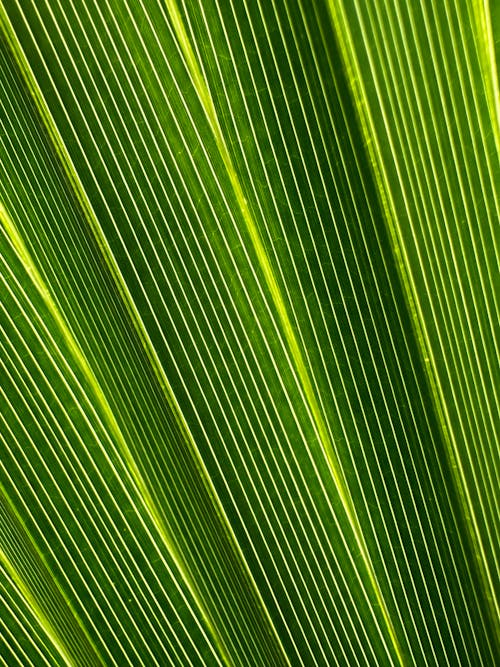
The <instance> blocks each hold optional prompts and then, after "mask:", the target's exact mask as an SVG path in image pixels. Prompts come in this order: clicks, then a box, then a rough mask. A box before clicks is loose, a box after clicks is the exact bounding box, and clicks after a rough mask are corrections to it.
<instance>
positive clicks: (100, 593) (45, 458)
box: [0, 236, 217, 664]
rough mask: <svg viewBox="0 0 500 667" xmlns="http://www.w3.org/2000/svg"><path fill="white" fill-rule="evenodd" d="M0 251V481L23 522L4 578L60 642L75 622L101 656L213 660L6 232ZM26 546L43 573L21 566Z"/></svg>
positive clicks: (4, 538)
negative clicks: (65, 604)
mask: <svg viewBox="0 0 500 667" xmlns="http://www.w3.org/2000/svg"><path fill="white" fill-rule="evenodd" d="M2 258H3V260H2V304H1V307H2V337H1V342H0V344H1V372H2V402H1V408H2V409H1V415H2V429H1V432H2V437H1V445H2V467H1V482H2V485H3V486H4V488H5V490H6V493H7V494H8V497H9V498H10V501H11V504H12V505H13V506H14V507H15V508H16V512H17V513H18V514H19V515H20V516H22V518H23V523H24V526H25V528H26V534H25V533H24V532H23V531H22V530H21V528H20V527H19V525H18V526H17V532H16V537H17V541H16V542H14V543H13V542H12V540H11V539H10V537H9V536H10V534H11V533H12V530H9V531H7V530H5V526H3V527H2V531H1V533H0V535H1V546H2V551H3V552H5V551H6V550H7V548H8V549H9V551H8V557H9V563H10V565H11V569H12V568H14V569H17V577H18V578H17V579H15V580H14V583H15V584H16V585H18V586H19V587H20V590H21V592H23V593H25V594H26V593H28V594H29V599H30V601H31V600H32V599H34V601H35V607H36V609H37V611H39V612H40V617H41V619H42V620H45V621H46V622H45V623H43V624H42V626H43V627H44V628H47V629H48V631H49V632H50V634H51V635H52V634H53V633H54V634H55V636H56V638H59V639H60V640H61V641H63V642H64V640H68V642H71V641H73V640H74V636H75V635H76V632H75V631H74V630H72V629H71V628H72V626H74V625H76V626H77V627H78V625H80V624H81V625H83V626H84V627H85V629H86V632H87V633H88V635H90V637H91V638H92V641H93V643H94V644H95V645H96V646H97V648H98V652H99V653H100V654H101V656H102V657H103V660H104V662H105V664H119V663H120V662H123V661H128V662H129V663H132V664H133V663H134V662H135V663H137V664H158V661H160V660H161V661H162V662H163V661H171V662H170V663H169V664H185V663H186V662H192V663H193V664H205V662H206V661H209V662H213V663H214V664H215V663H216V662H217V661H216V659H215V657H214V655H213V653H212V650H213V649H211V646H210V643H209V642H208V641H207V638H206V635H205V633H204V631H203V628H202V626H201V624H200V620H199V618H198V615H197V612H196V610H195V611H193V609H192V608H190V607H191V605H192V600H190V596H189V592H188V591H186V590H185V588H184V587H183V586H182V583H181V582H179V581H177V579H178V572H177V570H176V567H175V564H174V563H173V562H172V559H171V558H170V557H169V554H168V553H166V552H165V549H164V547H163V545H162V544H161V542H160V541H159V539H158V535H157V533H156V528H155V526H153V525H151V521H150V520H148V517H147V515H146V516H144V515H145V512H144V509H143V507H142V506H141V499H140V498H138V497H137V494H136V493H135V492H134V489H133V486H132V485H131V483H130V480H128V475H127V471H126V469H125V468H124V466H123V462H122V461H121V460H120V456H119V453H118V452H117V447H116V444H115V443H113V442H112V440H111V439H110V436H109V433H107V430H106V428H104V426H103V424H102V420H101V419H100V417H99V414H98V410H99V406H96V405H94V404H93V402H92V401H90V402H89V397H88V390H89V388H88V387H87V386H86V383H85V379H84V378H82V377H81V374H80V373H79V372H78V369H75V368H74V367H73V366H72V358H71V355H70V354H69V351H68V350H67V347H66V345H65V341H64V340H62V339H61V334H60V330H59V329H58V327H57V326H55V324H54V321H53V318H52V317H51V314H50V313H49V312H47V309H46V308H44V306H43V303H40V295H39V294H38V292H37V291H36V290H34V289H33V284H32V282H31V279H30V278H29V276H28V275H27V274H26V271H25V269H24V267H23V266H21V265H20V263H19V261H18V260H17V258H16V256H15V255H14V253H13V252H12V249H11V248H10V247H9V243H8V241H6V239H5V236H2ZM75 376H76V377H75ZM56 388H57V389H56ZM131 487H132V488H131ZM13 545H14V546H13ZM33 551H35V556H34V555H33ZM36 554H39V556H40V557H42V558H43V561H44V563H46V564H47V567H48V571H49V572H50V573H51V574H52V576H53V578H54V581H51V579H50V576H49V575H47V571H45V574H44V573H43V572H42V575H40V572H38V573H37V570H36V569H34V568H33V567H31V566H30V565H29V563H30V561H32V560H35V562H36V563H38V562H39V559H38V560H37V557H36ZM23 563H24V565H23ZM39 569H40V568H39ZM39 575H40V576H39ZM10 576H12V572H10ZM2 582H3V583H5V582H4V580H3V579H2ZM40 587H41V588H40ZM47 587H48V588H49V592H50V590H52V589H54V587H55V589H56V590H57V591H58V592H59V593H58V595H59V597H60V596H61V595H62V596H63V597H64V598H65V600H67V601H69V603H70V607H71V609H72V610H73V612H71V610H70V611H69V612H68V610H66V617H65V618H66V620H64V618H61V615H60V614H58V613H56V612H54V613H53V614H52V613H51V610H52V606H53V603H52V597H51V596H50V595H49V594H47V593H46V592H45V588H47ZM56 599H57V595H56ZM58 604H59V603H58ZM59 606H60V604H59ZM56 611H57V610H56ZM72 616H74V617H75V618H74V619H71V617H72ZM68 617H69V620H68ZM75 619H78V620H75ZM68 624H69V625H68ZM65 628H67V629H66V631H65ZM68 628H69V629H68ZM61 635H63V637H61ZM46 641H47V639H46ZM48 641H50V640H48ZM64 647H65V644H64ZM66 653H68V650H66ZM69 653H70V654H71V651H69ZM23 664H24V663H23ZM35 664H36V663H35ZM71 664H100V663H99V662H97V663H96V661H95V660H93V661H89V660H88V659H84V658H81V659H80V660H79V661H78V660H75V662H73V663H71ZM159 664H161V663H159Z"/></svg>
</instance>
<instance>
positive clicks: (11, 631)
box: [0, 567, 65, 667]
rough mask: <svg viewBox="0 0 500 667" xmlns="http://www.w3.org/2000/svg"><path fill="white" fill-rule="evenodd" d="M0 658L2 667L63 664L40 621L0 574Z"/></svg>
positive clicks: (17, 591) (8, 581)
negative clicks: (10, 666) (6, 666)
mask: <svg viewBox="0 0 500 667" xmlns="http://www.w3.org/2000/svg"><path fill="white" fill-rule="evenodd" d="M0 581H1V585H0V627H1V630H0V656H2V659H3V664H4V665H12V667H17V666H18V665H26V664H35V665H43V667H48V666H50V665H57V666H58V667H63V666H64V665H65V663H64V661H63V659H62V656H61V654H60V653H58V652H57V650H56V649H55V647H54V645H53V644H52V643H51V642H50V640H49V639H48V638H47V635H46V632H45V630H44V629H43V628H42V627H41V625H40V623H39V619H38V618H37V617H36V615H35V614H34V613H33V608H32V607H31V605H30V604H29V602H27V600H26V598H25V597H23V595H22V594H20V592H19V590H18V588H17V587H16V586H15V584H14V583H13V582H12V580H11V579H10V577H9V576H8V574H7V572H6V571H5V570H4V569H3V567H2V568H1V574H0Z"/></svg>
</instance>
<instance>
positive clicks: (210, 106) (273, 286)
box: [165, 0, 403, 664]
mask: <svg viewBox="0 0 500 667" xmlns="http://www.w3.org/2000/svg"><path fill="white" fill-rule="evenodd" d="M165 4H166V6H167V10H168V13H169V16H170V19H171V21H172V25H173V27H174V30H175V34H176V36H177V40H178V42H179V45H180V47H181V49H182V53H183V55H184V58H185V60H186V64H187V66H188V68H189V71H190V74H191V77H192V81H193V85H194V86H195V88H196V92H197V93H198V97H199V99H200V102H201V104H202V106H203V109H204V111H205V114H206V116H207V119H208V122H209V125H210V128H211V130H212V133H213V135H214V138H215V141H216V144H217V148H218V150H219V153H220V155H221V157H222V160H223V162H224V166H225V168H226V171H227V174H228V176H229V180H230V182H231V185H232V188H233V191H234V194H235V196H236V200H237V202H238V206H239V208H240V211H241V214H242V217H243V220H244V222H245V226H246V229H247V231H248V233H249V235H250V239H251V241H252V245H253V248H254V251H255V253H256V255H257V258H258V261H259V265H260V268H261V270H262V273H263V274H264V278H265V281H266V284H267V287H268V289H269V292H270V293H271V297H272V300H273V303H274V306H275V308H276V311H277V313H278V317H279V320H280V323H281V326H282V329H283V332H284V335H285V339H286V342H287V344H288V348H289V351H290V354H291V356H292V359H293V362H294V365H295V370H296V372H297V376H298V378H299V380H300V384H301V387H302V391H303V394H304V397H305V399H306V401H307V404H308V407H309V411H310V414H311V417H312V420H313V423H314V426H315V428H316V432H317V435H318V438H319V441H320V443H321V445H322V447H323V451H324V453H325V456H326V458H327V461H328V463H329V468H330V471H331V475H332V478H333V480H334V483H335V487H336V489H337V493H338V494H339V497H340V499H341V502H342V505H343V507H344V511H345V513H346V516H347V519H348V522H349V525H350V527H351V529H352V531H353V534H354V538H355V541H356V546H357V548H358V549H359V551H360V555H361V558H362V560H363V563H364V566H365V568H366V571H367V573H368V577H369V580H370V584H371V586H372V588H373V591H374V593H375V596H376V599H377V602H378V604H379V605H380V608H381V611H382V615H383V617H384V621H385V623H386V626H387V630H388V633H389V636H390V638H391V642H392V644H393V646H394V650H395V652H396V654H397V656H398V659H399V661H400V663H401V664H403V657H402V651H401V648H400V645H399V641H398V638H397V636H396V632H395V629H394V626H393V623H392V620H391V618H390V614H389V611H388V608H387V605H386V602H385V600H384V597H383V594H382V591H381V589H380V585H379V583H378V580H377V577H376V574H375V569H374V567H373V563H372V560H371V556H370V554H369V551H368V547H367V545H366V541H365V538H364V535H363V532H362V529H361V526H360V524H359V520H358V517H357V514H356V510H355V507H354V505H353V502H352V499H351V495H350V493H349V489H348V487H347V484H346V482H345V479H344V474H343V471H342V467H341V465H340V463H339V461H338V459H337V455H336V454H335V451H334V448H333V445H332V442H331V439H330V435H329V433H328V429H327V426H326V423H325V420H324V418H323V415H322V412H321V409H320V406H319V404H318V400H317V398H316V394H315V391H314V388H313V385H312V382H311V378H310V375H309V371H308V370H307V366H306V363H305V360H304V356H303V353H302V350H301V347H300V344H299V341H298V340H297V336H296V334H295V331H294V329H293V326H292V323H291V320H290V316H289V314H288V310H287V307H286V303H285V300H284V298H283V295H282V293H281V290H280V287H279V285H278V282H277V280H276V277H275V275H274V271H273V268H272V265H271V262H270V259H269V257H268V254H267V252H266V249H265V247H264V244H263V242H262V239H261V236H260V233H259V230H258V227H257V224H256V222H255V220H254V218H253V215H252V212H251V210H250V207H249V206H248V202H247V200H246V198H245V195H244V192H243V188H242V186H241V183H240V180H239V177H238V173H237V171H236V169H235V167H234V164H233V161H232V159H231V155H230V153H229V150H228V148H227V145H226V141H225V139H224V136H223V133H222V129H221V126H220V123H219V120H218V117H217V111H216V109H215V105H214V103H213V100H212V96H211V94H210V90H209V88H208V85H207V83H206V81H205V79H204V77H203V74H202V72H201V70H200V67H199V64H198V62H197V60H196V56H195V54H194V51H193V48H192V46H191V43H190V41H189V37H188V35H187V32H186V28H185V26H184V23H183V20H182V16H181V14H180V11H179V8H178V6H177V3H176V1H175V0H165Z"/></svg>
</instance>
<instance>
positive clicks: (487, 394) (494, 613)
mask: <svg viewBox="0 0 500 667" xmlns="http://www.w3.org/2000/svg"><path fill="white" fill-rule="evenodd" d="M334 4H335V3H332V5H334ZM486 4H487V3H486ZM341 5H345V6H344V8H343V18H341V19H340V20H339V34H341V35H343V39H344V41H345V48H346V51H347V54H348V55H347V60H348V63H349V64H350V66H351V68H352V74H353V76H356V77H358V78H359V82H358V84H357V86H356V88H357V94H358V96H359V99H358V102H359V104H360V105H363V106H362V110H361V116H362V117H363V120H364V121H366V119H367V118H368V122H369V126H368V128H367V132H369V133H370V137H371V140H372V141H373V143H374V146H375V150H374V153H373V155H374V158H375V161H376V169H377V170H378V171H379V172H380V173H381V176H382V179H383V180H384V181H385V183H384V184H383V185H384V188H385V196H386V197H387V200H388V204H389V208H390V210H389V222H390V226H391V231H392V233H393V240H394V242H395V245H396V248H397V252H398V253H399V256H400V258H401V266H402V272H403V275H404V277H405V281H406V288H407V292H408V294H409V296H410V299H411V302H412V304H413V307H414V323H415V326H416V328H417V330H418V332H419V335H420V337H421V341H420V342H421V347H422V355H423V357H424V361H425V365H426V369H427V372H428V376H429V379H430V383H431V386H432V388H433V393H434V396H435V402H436V407H437V410H438V413H439V415H440V421H441V426H442V429H443V433H444V440H445V442H446V448H447V456H448V459H449V461H450V466H451V470H452V471H453V476H454V478H455V483H456V485H457V488H458V490H459V494H460V498H461V504H462V512H463V515H464V517H465V519H466V522H467V530H468V533H469V538H470V539H471V541H472V544H473V549H474V552H475V553H474V561H475V562H474V561H473V565H474V567H476V569H477V570H478V572H479V574H480V577H481V580H482V586H483V589H484V595H485V597H486V600H487V601H488V606H489V607H490V615H491V620H492V623H493V624H494V625H495V626H496V633H497V642H498V641H500V625H499V620H498V619H499V613H500V607H499V601H498V600H499V594H500V588H499V585H500V584H499V579H498V567H499V558H500V551H499V549H500V541H499V535H500V522H499V517H500V513H499V495H498V489H499V470H500V450H499V448H498V442H499V440H500V411H499V405H500V401H499V387H500V365H499V359H500V355H499V351H500V327H499V322H500V318H499V303H498V298H499V295H500V274H499V271H498V267H499V241H500V233H499V230H500V227H499V225H498V221H499V220H500V160H499V154H498V149H499V146H498V144H496V143H495V139H498V136H499V127H498V117H497V116H496V115H495V110H494V109H493V108H492V107H490V108H488V101H489V99H488V93H489V91H488V90H487V89H486V88H485V86H488V85H489V84H490V82H489V81H488V77H491V76H492V72H493V71H494V70H493V69H492V61H491V55H492V54H491V53H490V54H489V56H490V62H489V63H488V66H489V68H490V69H489V71H486V72H483V75H484V76H483V75H482V72H481V57H482V56H483V55H484V54H482V53H481V52H480V49H481V47H483V46H484V40H485V39H486V37H487V36H486V35H484V34H477V32H476V31H477V30H479V29H483V28H484V26H485V24H482V23H481V25H479V21H478V20H477V15H476V17H475V15H474V12H473V9H474V3H472V2H465V1H461V2H457V3H449V2H443V3H433V2H422V3H420V4H418V5H414V4H411V5H410V4H408V3H403V2H393V3H388V4H386V5H384V6H383V7H382V6H380V5H379V4H378V3H375V2H368V3H364V4H363V5H360V6H359V7H358V6H357V3H349V2H346V3H341ZM476 9H477V7H476ZM477 11H478V12H479V11H480V10H479V9H477ZM485 11H487V9H485ZM334 13H335V10H334ZM338 13H339V16H341V15H342V12H341V11H340V10H339V12H338ZM475 19H476V20H475ZM360 44H363V45H364V46H363V48H360V47H358V45H360ZM361 89H362V92H361ZM497 93H498V91H497ZM361 97H362V99H361ZM496 102H497V105H498V100H497V101H496ZM360 108H361V107H360ZM387 118H390V119H391V122H390V123H388V122H387V121H386V119H387ZM497 648H498V644H497Z"/></svg>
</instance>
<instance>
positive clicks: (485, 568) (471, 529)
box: [328, 0, 500, 640]
mask: <svg viewBox="0 0 500 667" xmlns="http://www.w3.org/2000/svg"><path fill="white" fill-rule="evenodd" d="M328 6H329V9H330V16H331V18H332V23H333V27H334V31H335V34H336V36H337V42H338V45H339V48H340V51H341V54H342V58H343V61H344V65H345V68H346V71H347V72H348V74H349V81H350V84H351V87H352V90H353V93H354V94H353V99H354V103H355V107H356V110H357V112H358V120H359V124H360V127H361V130H362V133H363V135H364V138H365V144H366V147H367V151H368V153H369V155H370V163H371V166H372V169H373V175H374V178H375V182H376V184H377V193H378V195H379V198H380V203H381V208H382V210H383V212H384V218H385V221H386V224H387V228H388V230H389V234H390V239H391V245H392V249H393V252H394V257H395V260H396V266H397V268H398V272H399V275H400V277H401V282H402V285H403V293H404V295H405V297H406V301H407V307H408V310H409V314H410V319H411V322H412V324H413V328H414V333H415V336H416V338H417V343H418V347H419V349H420V350H421V354H422V361H423V365H424V369H425V375H426V378H427V382H428V386H429V391H430V395H431V398H432V401H433V404H434V407H435V410H436V416H437V422H438V425H439V429H440V432H441V436H442V438H443V442H444V445H445V449H446V453H447V455H448V461H449V468H450V471H451V474H452V475H453V480H454V483H455V488H456V490H457V493H458V496H459V498H460V503H461V507H462V511H463V514H464V519H465V523H466V525H467V529H468V535H469V537H470V540H471V545H472V549H473V551H474V556H475V562H476V564H477V566H478V570H479V578H480V581H481V584H482V587H483V591H484V594H485V598H486V600H487V601H488V610H489V615H490V618H491V621H492V624H493V628H494V631H495V634H496V636H497V639H499V640H500V607H499V604H498V600H497V597H496V594H495V584H494V578H493V575H492V573H491V571H490V567H489V565H488V559H487V557H486V553H485V550H484V545H483V541H482V538H481V532H480V530H479V525H478V521H477V517H476V513H475V511H474V504H473V502H472V499H471V496H470V491H469V488H468V484H467V480H466V477H465V473H464V469H463V464H462V460H461V457H460V450H459V447H458V444H457V442H456V439H455V435H454V432H453V428H452V422H451V419H450V415H449V412H448V409H447V401H446V399H445V396H444V392H443V388H442V385H441V382H440V379H439V374H438V372H437V364H436V360H435V357H434V352H433V348H432V345H431V342H430V339H429V334H428V331H427V328H426V326H425V319H424V316H423V313H422V310H421V306H420V301H419V299H418V294H417V289H416V287H415V283H414V280H413V276H412V274H411V272H410V271H409V269H408V267H409V265H410V262H409V260H408V256H407V253H406V248H405V245H404V241H403V236H402V233H401V228H400V225H399V223H398V216H397V214H396V207H395V204H394V201H393V198H392V194H391V189H390V187H389V179H388V177H387V173H386V170H385V167H384V163H383V161H382V160H381V159H380V157H379V156H380V155H381V154H382V152H381V150H380V146H379V141H378V137H377V134H376V131H375V125H374V122H373V118H372V115H371V112H370V108H369V106H368V104H367V103H366V99H367V96H366V94H365V91H364V86H363V77H362V74H361V72H360V71H359V66H358V62H357V59H356V55H355V47H354V45H353V43H352V40H351V35H350V33H349V30H348V28H347V21H346V18H345V15H344V12H343V8H342V6H341V3H337V2H335V0H328ZM493 125H495V122H493Z"/></svg>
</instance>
